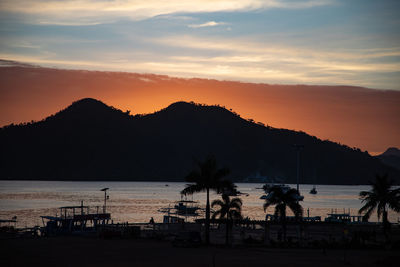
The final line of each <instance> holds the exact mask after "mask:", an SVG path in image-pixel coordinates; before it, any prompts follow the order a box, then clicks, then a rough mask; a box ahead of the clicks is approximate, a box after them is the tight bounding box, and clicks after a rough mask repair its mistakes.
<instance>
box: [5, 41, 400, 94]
mask: <svg viewBox="0 0 400 267" xmlns="http://www.w3.org/2000/svg"><path fill="white" fill-rule="evenodd" d="M147 42H148V44H149V47H154V45H157V46H159V47H160V51H159V52H154V53H153V55H152V56H146V57H141V56H140V54H135V55H131V56H127V54H124V53H122V54H121V53H118V52H109V53H104V52H103V51H98V52H97V54H99V55H98V56H96V53H94V55H93V58H92V59H86V60H79V59H73V58H67V57H64V58H62V57H60V56H55V55H49V54H45V55H43V56H42V57H40V56H36V57H35V56H30V57H24V56H20V57H18V55H11V54H0V57H1V58H6V59H14V60H20V61H24V62H33V63H40V64H45V65H52V64H54V65H58V66H67V67H69V68H74V67H75V68H76V67H79V68H86V69H100V70H117V71H134V72H147V73H149V72H150V73H159V74H168V75H175V76H180V77H203V78H215V79H223V80H240V81H250V82H266V83H285V84H298V83H305V84H337V85H341V84H346V85H359V86H366V87H374V88H379V87H381V88H382V86H383V88H387V89H390V88H395V87H396V83H397V82H399V79H398V78H397V79H389V80H387V81H383V80H382V79H380V80H378V79H377V77H378V76H379V75H391V74H392V73H396V72H400V63H399V62H384V61H379V60H380V59H381V58H384V57H386V56H388V55H391V56H396V55H397V56H398V55H400V47H395V48H379V49H378V48H375V49H356V50H348V49H347V50H346V49H342V50H336V51H330V50H324V49H322V48H321V49H311V48H299V47H295V46H288V45H283V44H281V45H273V44H268V45H266V44H264V43H260V42H254V41H249V40H245V39H236V40H232V39H231V40H230V42H229V43H227V42H226V41H225V39H223V38H217V37H214V38H210V37H208V38H199V37H194V36H172V37H165V38H157V39H151V40H147ZM166 47H171V48H174V49H172V50H169V53H163V52H162V51H164V49H166ZM182 49H184V50H185V51H191V52H189V53H188V54H187V55H183V54H182V53H180V52H179V51H182ZM154 51H155V50H154ZM136 52H137V53H139V51H136ZM142 52H143V53H144V54H146V53H147V51H146V50H143V51H142ZM100 54H101V56H100ZM377 75H378V76H377Z"/></svg>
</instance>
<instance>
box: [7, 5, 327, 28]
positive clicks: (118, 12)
mask: <svg viewBox="0 0 400 267" xmlns="http://www.w3.org/2000/svg"><path fill="white" fill-rule="evenodd" d="M332 3H333V0H299V1H296V2H292V1H287V0H213V1H203V0H190V1H181V0H170V1H163V0H147V1H141V0H116V1H104V0H97V1H93V0H65V1H55V0H35V1H31V0H2V1H0V11H1V12H7V13H17V14H18V13H22V14H25V15H27V16H26V17H25V19H27V20H30V21H32V22H34V23H42V24H58V25H60V24H66V25H80V24H82V25H83V24H84V25H91V24H97V23H99V22H108V21H110V20H114V19H116V18H125V19H126V18H129V19H132V20H141V19H146V18H150V17H154V16H159V15H165V14H172V13H179V12H180V13H201V12H227V11H230V12H233V11H249V10H256V9H272V8H275V9H276V8H280V9H305V8H312V7H316V6H323V5H331V4H332Z"/></svg>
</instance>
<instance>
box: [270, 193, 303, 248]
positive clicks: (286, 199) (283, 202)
mask: <svg viewBox="0 0 400 267" xmlns="http://www.w3.org/2000/svg"><path fill="white" fill-rule="evenodd" d="M266 193H267V194H268V195H267V198H266V199H265V203H264V212H265V211H266V210H267V208H268V207H269V206H272V205H275V216H277V217H278V218H279V220H280V222H281V224H282V229H283V240H284V241H286V208H287V207H289V208H290V210H291V211H292V212H293V213H294V215H295V216H296V218H300V217H302V216H303V208H302V207H301V205H300V204H299V202H298V198H299V193H298V192H297V190H296V189H294V188H291V189H289V190H286V189H283V188H282V187H280V186H272V187H270V188H268V189H267V190H266Z"/></svg>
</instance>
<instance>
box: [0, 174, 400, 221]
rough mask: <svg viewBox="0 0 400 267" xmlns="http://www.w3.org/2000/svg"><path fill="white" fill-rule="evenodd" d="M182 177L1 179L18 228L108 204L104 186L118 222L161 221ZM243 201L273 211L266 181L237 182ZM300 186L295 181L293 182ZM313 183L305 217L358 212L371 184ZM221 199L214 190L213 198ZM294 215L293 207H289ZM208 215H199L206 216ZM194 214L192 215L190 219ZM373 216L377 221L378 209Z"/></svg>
mask: <svg viewBox="0 0 400 267" xmlns="http://www.w3.org/2000/svg"><path fill="white" fill-rule="evenodd" d="M185 185H186V184H185V183H182V182H114V181H113V182H109V181H97V182H75V181H0V219H11V218H12V217H14V216H16V217H17V225H16V226H17V227H32V226H35V225H39V226H42V225H43V222H42V219H41V217H40V216H55V215H59V212H60V210H59V207H62V206H79V205H81V203H82V201H83V205H85V206H92V207H99V209H100V210H102V209H103V205H104V191H101V189H103V188H109V189H108V190H107V195H108V200H107V207H106V208H107V212H110V213H111V217H112V220H113V222H114V223H117V222H118V223H126V222H129V223H145V222H149V220H150V218H151V217H153V218H154V220H155V222H162V219H163V216H164V215H166V213H163V212H160V209H163V208H164V209H165V208H168V207H173V206H174V205H176V201H179V200H181V195H180V191H181V190H182V189H184V188H185ZM236 185H237V187H238V190H239V191H240V192H242V193H243V195H241V196H240V198H241V199H242V202H243V208H242V213H243V216H244V217H249V218H250V219H256V220H263V219H265V216H266V214H267V213H269V214H273V212H274V208H273V207H270V208H268V209H267V210H266V212H264V209H263V204H264V200H262V199H260V197H261V196H262V195H263V194H264V192H263V190H262V189H260V188H261V187H262V186H263V184H257V183H237V184H236ZM289 186H291V187H293V188H296V185H293V184H292V185H289ZM312 187H313V185H305V184H304V185H303V184H301V185H300V193H301V194H302V195H303V196H304V200H303V201H301V202H300V204H301V205H302V207H303V209H304V216H307V215H309V216H321V217H322V219H324V218H325V217H327V214H328V213H332V212H334V213H335V212H336V213H343V212H346V213H348V212H350V214H351V215H358V210H359V209H360V208H361V207H362V202H361V200H360V199H359V192H360V191H367V190H369V189H370V186H368V185H355V186H352V185H316V189H317V191H318V193H317V194H316V195H312V194H310V193H309V192H310V190H311V189H312ZM214 199H220V195H217V194H215V193H212V194H211V196H210V200H211V201H212V200H214ZM187 200H193V201H196V202H198V203H197V205H199V206H200V207H202V208H205V203H206V194H205V193H196V194H194V195H193V196H189V197H188V199H187ZM288 215H290V212H288ZM202 216H204V213H203V214H199V217H197V218H201V217H202ZM399 216H400V214H398V213H395V212H389V220H390V221H391V222H398V220H399V218H400V217H399ZM188 219H193V218H188ZM370 221H378V218H377V216H376V213H374V215H373V216H372V217H371V219H370Z"/></svg>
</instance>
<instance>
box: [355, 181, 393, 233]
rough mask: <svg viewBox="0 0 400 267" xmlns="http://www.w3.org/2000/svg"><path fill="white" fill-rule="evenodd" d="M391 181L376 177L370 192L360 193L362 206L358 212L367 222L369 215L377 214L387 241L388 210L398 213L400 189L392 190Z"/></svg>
mask: <svg viewBox="0 0 400 267" xmlns="http://www.w3.org/2000/svg"><path fill="white" fill-rule="evenodd" d="M392 186H393V181H392V180H390V179H389V177H388V175H387V174H386V175H382V176H381V175H376V178H375V181H374V182H372V183H371V187H372V188H371V190H370V191H361V192H360V199H361V200H362V202H363V203H365V204H364V206H363V207H362V208H361V209H360V210H359V211H358V212H359V213H360V214H362V213H364V212H365V214H364V219H365V220H368V219H369V217H370V216H371V214H372V213H373V212H374V211H375V209H376V212H377V215H378V219H380V218H381V217H382V223H383V231H384V235H385V238H386V241H388V238H389V236H388V230H389V227H390V222H389V220H388V210H389V209H392V210H394V211H396V212H400V188H397V189H393V188H392Z"/></svg>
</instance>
